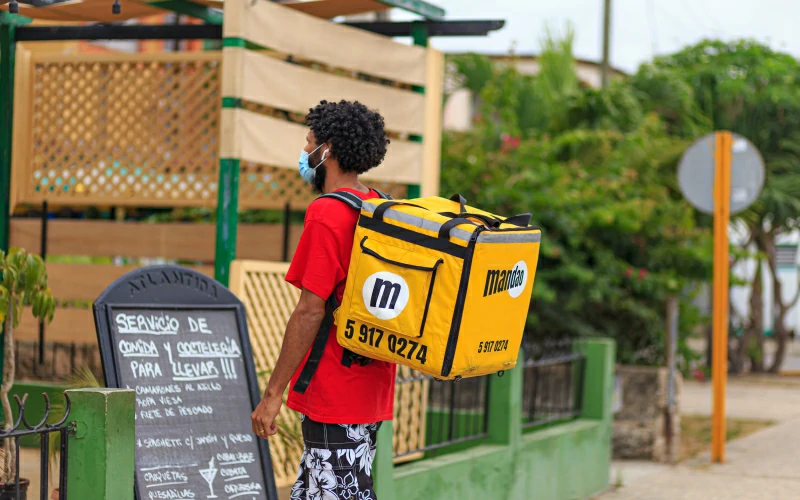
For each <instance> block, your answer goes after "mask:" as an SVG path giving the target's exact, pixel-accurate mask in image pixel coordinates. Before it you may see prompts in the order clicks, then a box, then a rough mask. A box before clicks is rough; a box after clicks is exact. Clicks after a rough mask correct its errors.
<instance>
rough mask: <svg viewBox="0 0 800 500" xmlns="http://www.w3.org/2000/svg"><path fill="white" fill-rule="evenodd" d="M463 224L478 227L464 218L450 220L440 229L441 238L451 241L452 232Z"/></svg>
mask: <svg viewBox="0 0 800 500" xmlns="http://www.w3.org/2000/svg"><path fill="white" fill-rule="evenodd" d="M461 224H472V225H473V226H477V224H475V223H474V222H472V221H471V220H469V219H465V218H464V217H456V218H455V219H450V220H449V221H447V222H445V223H444V224H442V227H441V228H439V238H443V239H446V240H449V239H450V230H451V229H453V228H454V227H456V226H458V225H461Z"/></svg>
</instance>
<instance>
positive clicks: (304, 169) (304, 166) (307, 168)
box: [298, 144, 329, 184]
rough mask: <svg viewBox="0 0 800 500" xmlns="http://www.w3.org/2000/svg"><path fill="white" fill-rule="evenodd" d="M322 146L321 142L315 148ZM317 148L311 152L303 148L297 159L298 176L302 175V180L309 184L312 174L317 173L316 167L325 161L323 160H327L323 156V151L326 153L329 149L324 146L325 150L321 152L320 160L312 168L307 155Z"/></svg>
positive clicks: (312, 178) (312, 179)
mask: <svg viewBox="0 0 800 500" xmlns="http://www.w3.org/2000/svg"><path fill="white" fill-rule="evenodd" d="M322 146H323V144H320V145H319V146H317V149H319V148H321V147H322ZM317 149H315V150H314V151H312V152H311V153H306V150H305V149H304V150H302V151H300V160H299V161H298V164H299V165H300V177H302V178H303V180H304V181H306V182H307V183H309V184H311V183H312V182H314V176H315V175H316V173H317V167H319V166H320V165H322V164H323V163H325V160H327V158H325V153H327V152H328V151H329V149H328V148H325V151H323V152H322V160H320V162H319V163H318V164H317V166H315V167H313V168H312V167H311V165H309V164H308V157H309V155H310V154H313V153H315V152H316V151H317Z"/></svg>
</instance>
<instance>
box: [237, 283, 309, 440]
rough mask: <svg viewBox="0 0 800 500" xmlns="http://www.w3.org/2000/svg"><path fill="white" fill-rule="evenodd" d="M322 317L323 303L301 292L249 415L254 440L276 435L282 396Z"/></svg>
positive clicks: (305, 292) (307, 293)
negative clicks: (259, 394)
mask: <svg viewBox="0 0 800 500" xmlns="http://www.w3.org/2000/svg"><path fill="white" fill-rule="evenodd" d="M324 317H325V299H323V298H321V297H319V296H317V295H315V294H313V293H312V292H309V291H308V290H306V289H305V288H303V290H302V292H301V293H300V301H299V302H298V303H297V307H295V308H294V311H293V312H292V316H291V317H290V318H289V322H288V323H287V324H286V333H285V334H284V336H283V345H282V346H281V354H280V356H278V362H277V363H276V364H275V369H274V370H273V371H272V376H271V377H270V378H269V383H268V384H267V390H266V391H264V396H263V398H262V399H261V402H260V403H259V404H258V406H257V407H256V409H255V411H254V412H253V414H252V415H251V418H252V421H253V432H254V433H255V434H256V435H257V436H259V437H261V438H263V439H267V438H268V437H269V436H272V435H274V434H275V433H277V432H278V427H277V426H276V425H275V417H276V416H277V415H278V411H279V410H280V409H281V404H283V393H284V391H285V390H286V386H287V385H288V384H289V381H290V380H291V378H292V375H294V372H295V371H296V370H297V367H298V366H300V363H301V362H302V361H303V358H304V357H305V356H306V353H307V352H308V350H309V349H310V348H311V344H313V343H314V338H315V337H316V336H317V332H319V327H320V325H321V324H322V320H323V318H324Z"/></svg>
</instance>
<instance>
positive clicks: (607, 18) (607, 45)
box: [600, 0, 611, 87]
mask: <svg viewBox="0 0 800 500" xmlns="http://www.w3.org/2000/svg"><path fill="white" fill-rule="evenodd" d="M610 51H611V0H603V62H602V64H601V66H600V82H601V85H602V86H603V87H606V86H607V85H608V71H609V61H608V59H609V52H610Z"/></svg>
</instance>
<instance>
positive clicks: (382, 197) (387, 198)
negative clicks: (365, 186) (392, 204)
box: [372, 188, 394, 200]
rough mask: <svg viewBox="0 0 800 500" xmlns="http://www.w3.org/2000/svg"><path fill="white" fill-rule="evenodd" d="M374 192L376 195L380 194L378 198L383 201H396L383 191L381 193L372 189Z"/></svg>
mask: <svg viewBox="0 0 800 500" xmlns="http://www.w3.org/2000/svg"><path fill="white" fill-rule="evenodd" d="M372 190H373V191H375V192H376V193H378V198H380V199H382V200H393V199H394V198H392V197H391V196H390V195H388V194H386V193H384V192H383V191H379V190H377V189H375V188H372Z"/></svg>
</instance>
